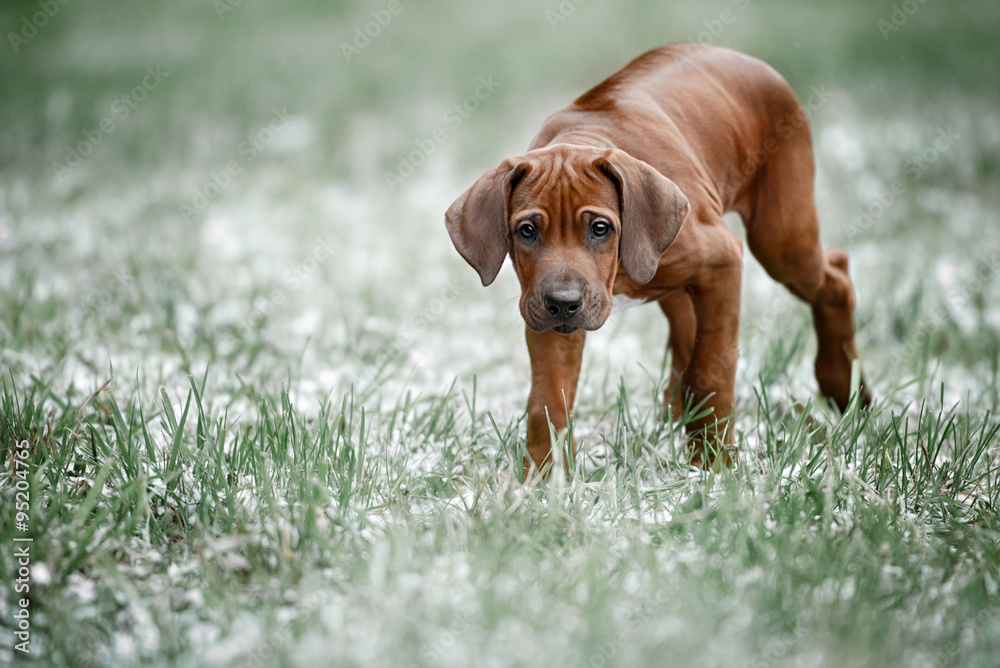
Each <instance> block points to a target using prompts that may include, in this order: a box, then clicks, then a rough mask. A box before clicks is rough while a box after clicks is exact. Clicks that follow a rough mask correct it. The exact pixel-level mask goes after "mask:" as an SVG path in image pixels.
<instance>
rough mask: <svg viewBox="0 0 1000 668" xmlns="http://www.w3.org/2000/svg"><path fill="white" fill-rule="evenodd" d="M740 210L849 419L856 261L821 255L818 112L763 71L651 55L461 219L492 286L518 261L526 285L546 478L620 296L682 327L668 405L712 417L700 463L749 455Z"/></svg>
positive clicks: (532, 447)
mask: <svg viewBox="0 0 1000 668" xmlns="http://www.w3.org/2000/svg"><path fill="white" fill-rule="evenodd" d="M727 211H736V212H738V213H739V214H740V216H741V217H742V219H743V222H744V223H745V225H746V229H747V242H748V245H749V246H750V250H751V251H752V252H753V254H754V256H755V257H756V258H757V259H758V260H759V261H760V263H761V264H762V265H763V266H764V269H765V270H767V273H768V274H769V275H770V276H771V277H772V278H774V279H775V280H777V281H779V282H781V283H782V284H783V285H785V286H786V287H787V288H788V289H789V290H790V291H791V292H792V293H793V294H795V295H797V296H798V297H800V298H801V299H803V300H804V301H806V302H807V303H809V304H810V305H811V306H812V311H813V319H814V322H815V326H816V334H817V336H818V338H819V351H818V353H817V356H816V378H817V380H818V381H819V387H820V390H821V391H822V392H823V394H824V395H826V396H827V397H829V398H830V399H832V400H833V401H834V402H835V403H836V404H837V406H839V407H840V409H841V410H843V409H844V408H845V407H846V406H847V404H848V401H849V399H850V384H851V363H852V360H853V359H854V358H856V356H857V354H856V352H855V349H854V324H853V310H854V293H853V290H852V288H851V283H850V279H849V278H848V275H847V254H846V253H845V252H843V251H840V250H834V251H830V252H828V253H825V254H824V252H823V250H822V248H821V247H820V244H819V230H818V226H817V218H816V209H815V204H814V200H813V154H812V143H811V140H810V137H809V127H808V123H807V120H806V115H805V112H803V110H802V108H801V107H800V106H799V104H798V102H796V100H795V95H794V94H793V93H792V91H791V89H790V88H789V87H788V84H787V83H785V81H784V80H783V79H782V78H781V76H780V75H778V74H777V73H776V72H775V71H774V70H773V69H771V68H770V67H769V66H767V65H766V64H764V63H762V62H760V61H759V60H755V59H753V58H750V57H748V56H744V55H742V54H738V53H735V52H733V51H729V50H726V49H721V48H716V47H708V46H701V45H695V44H675V45H671V46H665V47H662V48H660V49H657V50H655V51H651V52H649V53H647V54H645V55H643V56H640V57H639V58H637V59H635V60H634V61H632V62H631V63H629V64H628V65H626V66H625V68H624V69H622V70H621V71H619V72H618V73H617V74H615V75H613V76H612V77H611V78H610V79H608V80H607V81H605V82H603V83H602V84H600V85H598V86H597V87H596V88H594V89H592V90H591V91H589V92H587V93H586V94H584V95H583V96H582V97H580V98H579V99H578V100H576V101H575V102H573V103H572V104H571V105H569V106H568V107H566V108H564V109H562V110H560V111H558V112H556V113H555V114H553V115H552V116H550V117H549V119H548V120H547V121H546V122H545V125H544V126H543V127H542V130H541V132H540V133H539V134H538V136H537V137H536V138H535V140H534V141H533V142H532V144H531V146H530V148H529V150H528V152H527V153H525V154H523V155H517V156H513V157H510V158H507V159H506V160H504V162H503V163H502V164H501V165H500V166H499V167H497V168H496V169H494V170H492V171H490V172H488V173H487V174H486V175H484V176H483V177H482V178H480V179H479V180H478V181H477V182H476V183H475V184H473V186H472V187H471V188H469V189H468V190H467V191H466V192H465V193H464V194H463V195H462V196H461V197H459V198H458V200H456V201H455V203H454V204H452V206H451V207H450V208H449V209H448V213H447V215H446V222H447V226H448V232H449V234H450V235H451V238H452V241H453V242H454V244H455V247H456V248H457V249H458V252H459V253H461V255H462V257H464V258H465V259H466V261H468V263H469V264H470V265H472V267H473V268H475V270H476V271H477V272H479V276H480V277H481V278H482V282H483V285H489V284H490V283H492V282H493V279H494V278H496V275H497V273H498V272H499V271H500V267H501V266H502V265H503V261H504V258H505V257H506V256H507V255H510V258H511V260H512V261H513V264H514V269H515V271H516V272H517V276H518V279H519V280H520V283H521V301H520V309H521V314H522V315H523V316H524V321H525V323H526V325H527V331H526V335H527V341H528V353H529V355H530V357H531V394H530V396H529V399H528V406H529V410H528V440H527V448H528V452H529V454H530V455H531V458H532V459H533V460H534V463H535V464H536V465H537V466H538V467H539V468H540V469H542V470H544V469H545V467H546V466H548V462H549V457H550V455H551V453H550V447H551V446H550V438H549V428H548V421H549V420H551V422H552V424H553V426H555V427H556V428H557V429H562V428H564V427H566V416H567V414H568V413H569V412H570V411H571V410H572V408H573V399H574V396H575V394H576V386H577V379H578V377H579V373H580V359H581V356H582V353H583V343H584V338H585V331H586V330H595V329H597V328H599V327H600V326H601V325H603V324H604V322H605V320H607V318H608V315H609V314H610V313H611V307H612V295H618V294H622V295H626V296H628V297H631V298H634V299H640V300H644V301H656V302H657V303H659V305H660V308H661V309H663V312H664V313H665V314H666V316H667V318H668V319H669V321H670V351H671V357H672V367H673V373H672V381H671V383H670V387H669V388H668V389H667V393H666V396H665V398H664V404H666V405H670V406H672V407H673V411H674V414H675V416H676V415H678V414H679V412H680V411H681V410H682V409H683V407H684V404H685V402H694V403H699V402H704V406H706V407H707V408H710V409H711V410H712V414H711V415H709V416H707V417H705V418H703V419H701V420H698V421H697V422H695V423H692V424H691V425H690V426H689V429H690V431H691V432H692V436H693V441H692V442H693V444H694V446H693V448H692V453H691V454H692V461H693V462H694V463H696V464H701V465H706V464H711V461H712V453H713V452H715V446H719V445H721V446H724V445H727V444H730V443H731V442H732V429H730V428H729V427H728V419H729V418H730V416H731V414H732V411H733V386H734V383H735V377H736V359H737V329H738V326H739V315H740V277H741V273H742V255H743V248H742V244H741V243H740V241H739V239H738V238H737V237H736V236H734V235H733V234H732V233H731V232H730V231H729V230H728V229H727V228H726V226H725V225H724V224H723V221H722V215H723V214H724V213H726V212H727ZM864 399H865V400H867V395H866V396H865V397H864ZM706 445H708V446H710V447H708V448H707V452H706V448H705V446H706ZM574 447H575V446H574ZM723 451H724V448H723ZM703 454H707V455H708V456H707V457H703ZM725 461H726V463H728V462H729V458H728V454H727V455H726V457H725ZM526 466H527V463H526Z"/></svg>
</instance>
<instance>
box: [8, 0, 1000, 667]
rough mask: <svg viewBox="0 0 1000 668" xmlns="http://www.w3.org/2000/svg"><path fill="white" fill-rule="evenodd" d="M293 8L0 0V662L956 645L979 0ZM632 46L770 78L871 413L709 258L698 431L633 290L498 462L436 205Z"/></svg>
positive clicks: (981, 333)
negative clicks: (734, 446) (711, 370)
mask: <svg viewBox="0 0 1000 668" xmlns="http://www.w3.org/2000/svg"><path fill="white" fill-rule="evenodd" d="M330 4H331V6H329V7H327V6H324V5H323V4H321V3H308V4H307V3H297V2H276V1H274V0H215V1H214V2H208V1H195V0H178V1H176V2H170V3H162V6H160V4H148V3H131V4H127V3H120V2H111V1H110V0H88V2H81V1H79V0H77V1H75V2H74V1H72V0H70V1H69V2H67V3H66V4H60V3H58V2H55V1H53V2H52V3H51V7H49V9H48V11H49V12H55V13H54V14H53V15H52V16H48V15H44V12H45V11H46V10H45V7H43V5H45V3H44V2H43V3H39V2H36V1H17V2H13V1H12V2H5V3H4V4H3V7H2V8H0V26H2V27H3V34H4V35H5V38H4V44H2V45H0V100H2V101H0V127H2V128H3V130H2V131H0V371H2V374H0V376H2V377H0V445H2V447H0V545H2V550H0V581H2V583H3V584H2V594H0V625H2V627H3V632H2V633H0V664H9V663H19V662H22V661H24V662H28V661H30V660H34V663H33V664H32V665H54V666H90V665H120V666H144V667H147V666H225V665H232V666H271V665H275V666H314V665H331V666H403V667H409V666H530V665H547V666H593V667H594V668H599V667H600V666H726V667H728V666H753V667H754V668H756V667H759V666H764V667H774V668H780V667H785V666H809V667H812V666H831V667H832V666H838V667H839V666H914V667H942V668H943V667H947V666H984V667H986V666H996V665H1000V658H998V657H1000V596H998V591H997V587H998V582H1000V541H998V538H1000V518H998V509H1000V420H998V417H997V411H998V408H1000V214H998V211H1000V187H998V184H1000V87H998V82H1000V59H998V57H997V54H998V53H1000V6H998V5H997V4H996V3H994V2H990V1H988V0H983V1H982V2H971V1H970V2H948V3H945V2H943V0H927V1H926V2H919V1H918V0H907V1H906V2H898V3H895V4H894V3H890V2H887V1H883V0H879V1H878V2H874V3H870V2H862V1H861V0H849V1H847V2H841V3H802V2H793V1H792V0H782V1H777V2H765V0H719V1H713V2H708V3H693V2H692V3H685V4H681V3H655V2H652V1H650V2H632V3H612V2H607V1H601V0H589V1H581V0H574V2H569V1H566V2H562V3H560V2H558V1H557V0H550V1H547V2H541V3H533V2H528V1H527V0H516V1H514V2H506V3H489V4H486V3H478V4H473V3H445V2H442V1H439V0H435V1H431V0H427V1H424V2H410V1H409V0H399V2H398V3H397V2H395V1H394V2H388V0H386V2H381V1H379V0H376V1H374V2H372V3H351V4H348V3H330ZM46 6H48V5H46ZM53 7H54V8H56V9H53ZM39 12H42V13H43V14H39ZM373 12H374V13H373ZM366 30H367V31H368V34H365V31H366ZM12 35H13V37H12ZM673 41H710V42H712V43H715V44H721V45H724V46H729V47H732V48H736V49H739V50H742V51H745V52H748V53H750V54H752V55H755V56H758V57H760V58H763V59H765V60H767V61H768V62H770V63H771V64H772V65H774V66H775V67H776V68H777V69H778V70H779V71H780V72H782V73H783V74H784V75H785V76H786V77H787V78H788V80H789V82H790V83H791V84H792V86H793V88H794V89H795V91H796V93H797V94H798V95H799V98H800V100H801V101H803V103H804V104H808V106H809V109H810V116H811V121H812V132H813V137H814V141H815V145H816V154H817V162H818V180H817V193H818V198H819V206H820V214H821V221H822V225H823V230H822V233H823V239H824V243H825V244H826V245H828V246H830V247H834V246H839V247H843V248H846V249H847V250H848V251H849V252H850V254H851V257H852V266H851V273H852V276H853V279H854V281H855V285H856V288H857V293H858V312H857V320H858V346H859V351H860V354H861V356H862V362H863V366H864V369H865V372H866V375H867V377H868V380H869V382H870V383H871V386H872V389H873V391H874V394H875V403H874V406H873V408H872V409H871V410H870V411H867V412H858V411H855V410H849V411H848V413H847V414H845V415H839V414H837V413H836V412H835V411H833V410H831V409H830V408H828V407H827V406H826V405H825V404H823V403H822V402H821V401H820V400H819V398H818V397H817V396H816V389H815V380H814V378H813V376H812V358H813V354H814V350H815V342H814V341H813V338H812V333H811V325H810V322H809V313H808V310H807V309H806V308H805V307H804V306H802V305H800V304H798V303H797V302H796V301H795V300H794V299H793V298H791V297H790V296H789V295H788V294H787V293H785V292H784V291H783V289H781V288H779V287H778V286H776V285H775V284H773V282H771V281H770V279H768V278H767V277H766V276H765V275H764V273H763V271H762V270H761V269H760V268H759V266H758V265H757V264H756V263H755V261H754V260H753V259H752V257H751V256H750V255H749V253H747V264H746V271H745V274H744V285H743V321H742V326H741V340H740V347H741V360H740V366H739V370H738V379H737V410H738V418H737V422H736V433H737V439H738V443H739V448H740V452H741V460H740V462H739V464H738V465H737V466H736V467H735V468H734V469H733V470H731V471H726V472H722V473H720V474H710V473H705V472H702V471H696V470H692V469H690V468H689V467H687V466H685V464H684V458H683V456H682V451H683V447H684V438H683V428H682V427H681V426H680V425H676V424H671V423H670V422H662V421H659V420H658V419H657V409H658V406H659V397H660V394H661V393H662V390H663V387H664V385H665V382H666V378H665V368H666V366H665V342H666V336H667V326H666V323H665V321H664V319H663V318H662V316H661V314H660V313H659V311H658V309H655V308H644V309H633V310H630V311H628V312H626V313H624V314H622V315H620V316H615V317H614V318H613V319H612V320H611V321H609V322H608V324H607V325H605V327H604V328H602V330H600V331H599V332H596V333H594V334H593V335H591V336H590V337H589V341H588V347H587V352H586V353H585V358H584V369H583V375H582V380H581V388H580V393H579V396H578V402H577V404H578V405H577V414H576V416H575V421H574V424H573V432H574V435H575V436H576V438H577V439H578V440H579V442H580V445H581V454H582V456H581V457H580V458H579V459H578V461H577V463H576V468H575V470H574V471H573V474H572V475H571V476H570V478H569V479H568V480H565V481H564V480H561V479H553V480H551V481H549V482H547V483H540V484H539V483H530V484H528V485H524V484H522V482H521V481H519V480H518V476H519V468H520V464H519V462H520V456H521V454H520V453H521V451H522V448H523V439H524V428H525V424H524V414H523V410H524V401H525V399H526V396H527V389H528V387H527V386H528V363H527V353H526V350H525V348H524V342H523V323H522V322H521V320H520V318H519V316H518V314H517V309H516V299H515V297H516V296H517V295H518V286H517V281H516V279H515V277H514V275H513V272H512V270H511V269H510V267H509V266H508V267H505V269H504V270H503V271H502V272H501V275H500V277H499V279H498V281H497V282H496V283H495V284H494V285H493V286H491V287H490V288H487V289H484V288H482V287H480V285H479V280H478V278H477V276H476V275H475V272H474V271H473V270H472V269H470V268H469V267H468V266H467V265H466V264H465V263H464V262H463V261H462V259H461V258H460V257H459V256H458V254H457V253H456V252H455V251H454V249H453V248H452V245H451V242H450V240H449V239H448V236H447V234H446V232H445V229H444V224H443V213H444V211H445V209H446V208H447V206H448V205H449V204H450V203H451V201H452V200H453V199H454V198H455V197H456V196H457V195H458V194H459V193H461V192H462V190H464V188H465V187H467V186H468V185H469V184H470V183H471V182H472V181H473V180H474V179H475V178H477V177H478V176H479V175H480V174H481V173H483V172H484V171H485V170H486V169H489V168H492V167H494V166H495V165H496V164H498V163H499V162H500V160H501V159H502V158H504V157H505V156H507V155H509V154H512V153H516V152H519V151H522V150H523V149H524V148H525V147H526V145H527V144H528V142H529V141H530V139H531V137H532V136H533V134H534V132H535V131H536V130H537V128H538V127H539V125H540V123H541V122H542V120H543V119H544V118H545V116H546V115H547V114H548V113H550V112H551V111H553V110H554V109H556V108H558V107H559V106H561V105H563V104H565V103H566V102H567V101H569V100H571V99H572V98H573V97H574V96H575V95H577V94H579V93H580V92H582V91H583V90H585V89H586V88H587V87H589V86H590V85H592V84H594V83H596V82H598V81H600V80H601V79H603V78H604V77H605V76H607V75H608V74H610V73H612V72H613V71H615V70H616V69H617V68H619V67H620V66H621V65H622V64H624V63H625V62H626V61H628V60H629V59H631V58H632V57H634V56H636V55H638V54H639V53H641V52H642V51H644V50H646V49H648V48H652V47H654V46H657V45H660V44H663V43H667V42H673ZM483 81H486V82H489V86H488V90H489V95H488V96H486V97H487V99H485V100H482V101H480V102H477V104H476V105H467V106H466V107H461V105H463V104H465V101H466V99H467V98H468V96H470V95H472V94H473V93H474V91H475V90H476V88H477V86H479V85H480V84H481V83H482V82H483ZM456 105H460V107H459V109H457V110H456V107H455V106H456ZM471 106H475V108H474V109H472V108H471ZM438 129H440V130H441V132H438V133H437V134H435V131H436V130H438ZM435 137H436V138H435ZM441 137H443V139H441ZM733 229H734V230H735V231H736V232H737V233H739V234H742V230H741V229H740V224H739V222H738V221H736V220H734V221H733ZM29 538H30V539H31V540H30V541H28V540H24V539H29ZM25 587H27V588H28V589H27V590H25V589H24V588H25ZM25 615H27V617H25ZM15 631H16V632H20V633H21V634H22V635H20V636H19V635H17V634H15ZM28 634H30V635H28ZM25 640H27V641H28V643H29V644H28V645H23V644H22V643H24V642H25ZM19 645H20V647H21V648H26V649H28V650H29V652H30V653H29V654H25V653H24V652H22V651H20V649H18V646H19Z"/></svg>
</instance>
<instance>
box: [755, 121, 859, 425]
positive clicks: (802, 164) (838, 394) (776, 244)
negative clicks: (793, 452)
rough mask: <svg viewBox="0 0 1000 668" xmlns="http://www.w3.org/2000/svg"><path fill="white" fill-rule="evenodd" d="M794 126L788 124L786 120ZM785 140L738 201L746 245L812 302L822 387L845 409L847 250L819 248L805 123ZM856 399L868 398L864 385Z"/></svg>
mask: <svg viewBox="0 0 1000 668" xmlns="http://www.w3.org/2000/svg"><path fill="white" fill-rule="evenodd" d="M789 127H792V126H789ZM795 130H796V132H794V133H793V134H791V135H790V136H788V137H785V138H784V139H782V140H781V141H780V142H779V143H778V145H777V148H776V150H775V151H774V152H773V153H772V154H771V155H770V156H769V157H768V159H767V161H766V162H765V163H764V164H763V165H762V166H760V168H759V169H758V171H757V173H756V174H755V175H754V179H755V180H754V184H753V186H752V187H751V188H750V189H748V193H747V196H746V197H745V199H744V202H743V205H742V206H740V207H738V210H739V211H740V214H741V215H742V216H743V219H744V221H745V222H746V228H747V244H748V246H749V247H750V251H751V252H752V253H753V254H754V257H756V258H757V260H759V261H760V263H761V265H763V267H764V269H765V270H766V271H767V273H768V274H769V275H770V276H771V277H772V278H774V279H775V280H776V281H778V282H779V283H781V284H783V285H784V286H785V287H787V288H788V289H789V290H790V291H791V292H792V293H793V294H795V295H796V296H798V297H799V298H801V299H802V300H803V301H805V302H806V303H808V304H809V305H810V306H811V307H812V313H813V324H814V325H815V328H816V336H817V339H818V342H819V347H818V351H817V353H816V380H817V381H818V382H819V388H820V391H821V392H822V393H823V394H824V395H825V396H827V397H829V398H830V399H832V400H833V401H834V403H836V404H837V406H838V407H839V408H840V409H841V410H844V409H845V408H846V407H847V404H848V402H849V401H850V394H851V366H852V362H853V361H854V360H855V359H856V358H857V356H858V354H857V351H856V350H855V347H854V289H853V287H852V286H851V280H850V278H849V277H848V274H847V253H846V252H845V251H843V250H839V249H837V250H831V251H828V252H826V253H824V252H823V249H822V247H821V246H820V242H819V223H818V220H817V215H816V205H815V201H814V198H813V154H812V145H811V141H810V138H809V128H808V126H807V125H805V124H804V122H803V124H801V125H800V126H799V127H797V128H795ZM861 395H862V396H861V399H862V402H863V403H864V404H866V405H867V403H868V402H869V401H870V395H869V394H868V391H867V389H865V388H864V387H862V390H861Z"/></svg>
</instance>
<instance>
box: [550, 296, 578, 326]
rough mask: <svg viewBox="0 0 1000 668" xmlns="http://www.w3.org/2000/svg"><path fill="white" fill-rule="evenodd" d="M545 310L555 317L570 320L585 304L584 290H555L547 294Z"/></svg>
mask: <svg viewBox="0 0 1000 668" xmlns="http://www.w3.org/2000/svg"><path fill="white" fill-rule="evenodd" d="M544 301H545V310H546V311H548V312H549V315H551V316H552V317H553V318H559V319H560V320H569V319H570V318H572V317H573V316H574V315H576V314H577V313H578V312H579V311H580V307H581V306H583V292H582V291H580V290H553V291H552V292H550V293H548V294H546V295H545V299H544Z"/></svg>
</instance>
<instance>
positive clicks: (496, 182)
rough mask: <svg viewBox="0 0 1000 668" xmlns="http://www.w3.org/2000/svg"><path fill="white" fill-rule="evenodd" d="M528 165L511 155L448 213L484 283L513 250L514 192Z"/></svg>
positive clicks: (458, 244)
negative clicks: (510, 218) (511, 206)
mask: <svg viewBox="0 0 1000 668" xmlns="http://www.w3.org/2000/svg"><path fill="white" fill-rule="evenodd" d="M528 169H529V167H528V164H527V163H526V162H523V161H522V160H521V159H520V157H519V156H515V157H511V158H507V159H506V160H504V161H503V163H502V164H501V165H500V166H499V167H497V168H496V169H494V170H492V171H489V172H486V174H484V175H483V176H482V177H481V178H480V179H479V180H478V181H476V182H475V183H473V184H472V187H471V188H469V189H468V190H466V191H465V192H464V193H462V195H461V196H460V197H459V198H458V199H457V200H455V202H454V204H452V205H451V206H450V207H448V212H447V213H446V214H445V215H444V220H445V225H447V227H448V234H449V235H451V241H452V243H453V244H455V248H456V249H458V252H459V254H460V255H461V256H462V257H463V258H465V261H466V262H468V263H469V264H470V265H472V268H473V269H475V270H476V271H477V272H479V278H480V279H482V281H483V285H489V284H490V283H492V282H493V279H495V278H496V277H497V274H498V273H500V268H501V267H502V266H503V260H504V258H505V257H506V256H507V252H508V250H510V232H509V231H508V229H507V217H508V215H509V212H508V210H507V209H508V206H509V204H510V193H511V191H512V190H513V189H514V186H515V185H517V182H518V181H519V180H520V179H521V178H522V177H523V176H524V175H525V174H526V173H527V172H528Z"/></svg>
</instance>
